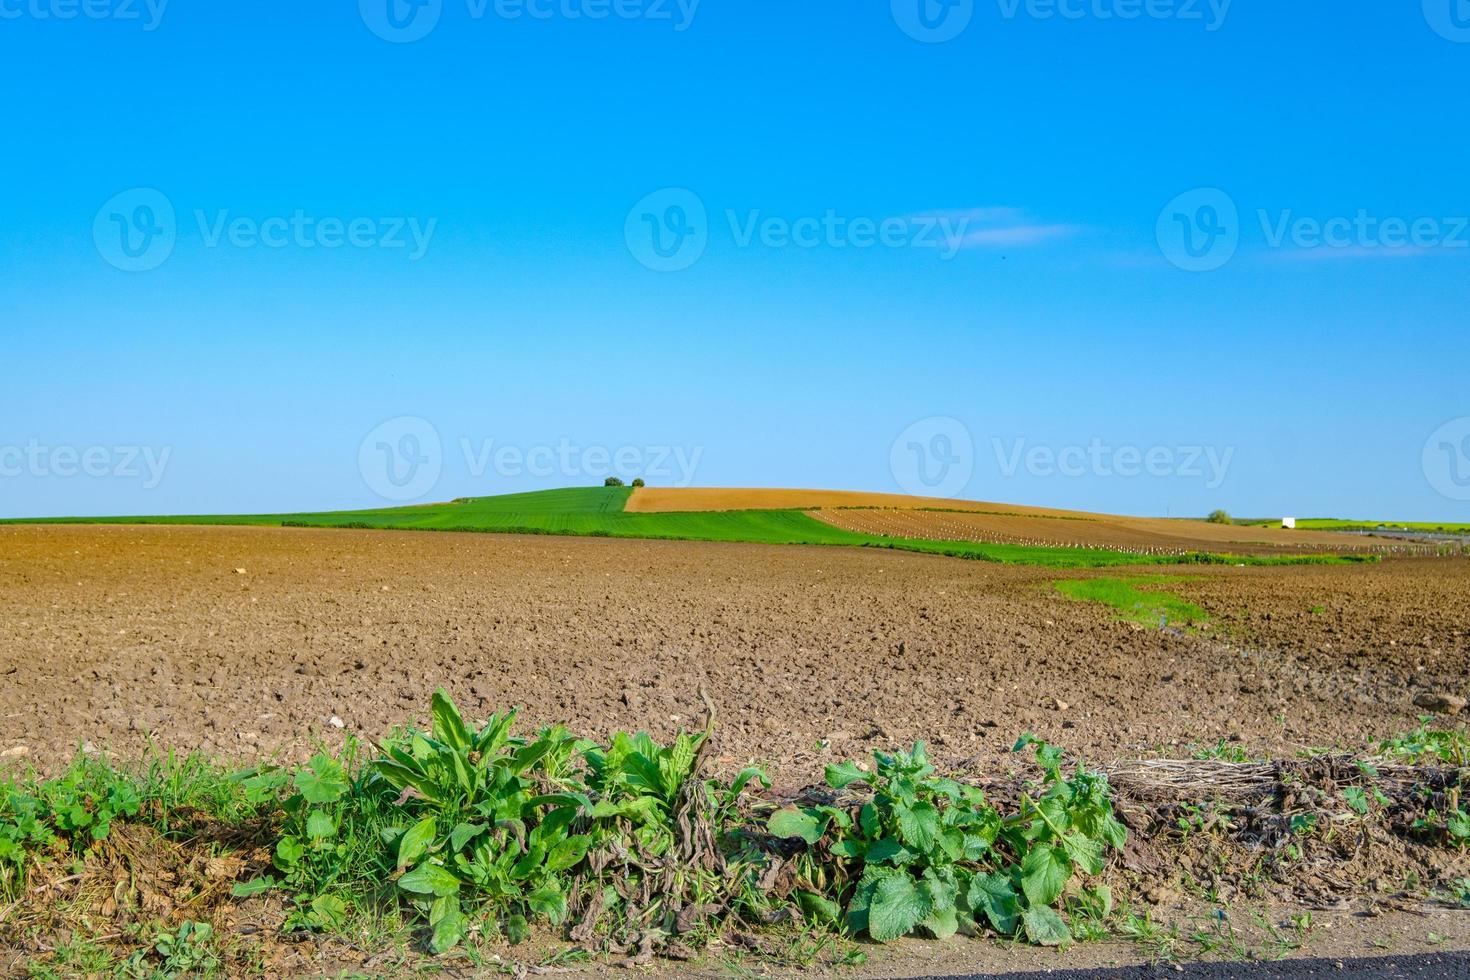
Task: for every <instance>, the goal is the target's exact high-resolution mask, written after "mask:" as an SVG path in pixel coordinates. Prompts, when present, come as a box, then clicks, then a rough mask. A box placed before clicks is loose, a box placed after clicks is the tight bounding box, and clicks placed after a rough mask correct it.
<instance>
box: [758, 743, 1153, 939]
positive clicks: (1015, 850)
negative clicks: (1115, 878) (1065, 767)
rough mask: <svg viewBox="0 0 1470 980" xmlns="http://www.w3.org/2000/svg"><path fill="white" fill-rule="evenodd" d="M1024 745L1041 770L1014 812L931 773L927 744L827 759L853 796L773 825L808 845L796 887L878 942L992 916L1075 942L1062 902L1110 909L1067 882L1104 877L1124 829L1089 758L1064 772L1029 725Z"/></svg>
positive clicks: (1100, 914)
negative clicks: (863, 760)
mask: <svg viewBox="0 0 1470 980" xmlns="http://www.w3.org/2000/svg"><path fill="white" fill-rule="evenodd" d="M1027 746H1034V747H1035V749H1036V761H1037V763H1038V764H1039V765H1040V766H1041V769H1042V773H1043V778H1042V780H1041V782H1040V784H1038V785H1034V786H1031V787H1030V790H1029V791H1028V792H1024V793H1022V795H1021V798H1020V805H1019V807H1018V809H1017V810H1016V812H1014V813H1010V814H1004V815H1003V814H1002V813H1001V811H1000V810H999V809H997V808H996V807H994V806H992V805H990V804H989V803H987V801H986V799H985V796H984V794H983V793H982V792H981V791H980V790H979V789H977V788H975V787H973V786H966V785H964V784H961V783H958V782H955V781H954V780H952V779H946V778H942V777H937V776H935V774H934V772H935V770H934V767H933V766H932V765H930V763H929V761H928V759H927V758H926V755H925V751H924V746H923V743H922V742H921V743H919V744H917V745H915V747H914V750H913V751H912V752H907V753H905V752H898V753H894V754H892V755H889V754H886V753H875V754H874V757H873V758H874V763H875V766H874V768H873V770H871V771H869V770H866V769H864V768H861V767H859V766H857V765H855V764H852V763H846V764H843V765H837V766H829V767H827V771H826V776H827V785H828V786H830V787H831V788H832V789H833V790H836V791H839V792H844V793H848V794H850V795H849V796H848V797H845V798H843V799H841V800H840V801H839V802H838V803H837V804H835V805H832V804H820V805H815V806H803V807H791V808H787V809H783V810H781V811H779V812H777V813H776V814H775V815H774V816H772V817H771V818H770V821H769V823H768V828H769V830H770V832H771V833H772V834H774V835H776V836H778V837H788V838H800V839H801V840H802V841H804V842H805V843H806V844H807V845H808V850H807V852H806V854H805V855H804V861H803V862H802V867H801V871H800V884H799V885H798V888H797V890H796V896H797V900H798V902H799V903H800V904H801V906H802V908H803V909H804V910H806V911H807V912H808V913H809V914H813V915H815V916H816V917H818V918H824V919H827V920H828V921H832V922H839V921H840V922H842V923H843V924H845V926H846V927H847V928H848V929H849V930H850V931H852V932H853V933H859V932H866V933H867V934H868V935H869V936H870V937H871V938H873V939H875V940H877V941H879V942H886V941H888V940H891V939H897V938H899V937H901V936H906V935H910V934H913V933H916V932H919V931H922V932H924V933H927V934H929V935H932V936H934V937H936V938H946V937H948V936H951V935H954V934H955V933H956V932H964V933H966V934H973V933H976V932H979V931H980V930H981V929H983V928H986V927H988V928H990V929H992V930H994V931H995V932H996V933H998V934H1000V935H1002V936H1006V937H1019V938H1025V939H1026V940H1028V941H1030V942H1033V943H1038V944H1041V945H1047V946H1058V945H1064V944H1066V943H1068V942H1070V941H1071V939H1072V933H1071V930H1070V929H1069V927H1068V921H1067V918H1066V916H1065V915H1064V911H1067V910H1070V912H1071V914H1072V915H1073V916H1076V917H1082V918H1087V919H1097V918H1104V917H1106V916H1107V915H1109V914H1110V913H1111V910H1112V895H1111V893H1110V891H1109V890H1108V888H1107V887H1106V886H1104V885H1097V886H1095V887H1086V886H1081V887H1078V888H1076V889H1074V890H1073V893H1072V894H1071V896H1070V900H1069V901H1068V902H1067V903H1066V906H1067V908H1066V909H1065V910H1064V909H1063V908H1062V904H1063V898H1064V896H1066V895H1067V892H1068V885H1069V883H1071V882H1072V881H1073V879H1074V878H1075V877H1077V876H1079V873H1080V875H1097V874H1100V873H1101V872H1102V870H1103V865H1104V855H1105V853H1106V851H1107V849H1108V848H1113V849H1120V848H1122V847H1123V845H1124V843H1125V842H1126V840H1127V830H1126V829H1125V828H1124V827H1123V825H1122V824H1121V823H1119V822H1118V821H1117V819H1116V818H1115V817H1114V816H1113V809H1112V799H1111V793H1110V790H1109V787H1108V784H1107V780H1106V779H1105V778H1104V777H1103V776H1102V775H1100V774H1097V773H1093V772H1089V771H1087V770H1085V769H1083V768H1081V767H1078V768H1077V770H1076V771H1075V772H1074V773H1073V775H1072V776H1071V777H1067V776H1065V775H1064V774H1063V772H1062V752H1061V750H1060V749H1057V748H1056V747H1055V746H1051V745H1048V744H1047V743H1045V742H1043V741H1041V740H1039V739H1036V738H1034V737H1032V736H1029V735H1028V736H1026V737H1024V738H1022V739H1021V741H1020V742H1018V743H1017V745H1016V751H1021V750H1022V749H1024V748H1026V747H1027ZM1033 794H1035V795H1033Z"/></svg>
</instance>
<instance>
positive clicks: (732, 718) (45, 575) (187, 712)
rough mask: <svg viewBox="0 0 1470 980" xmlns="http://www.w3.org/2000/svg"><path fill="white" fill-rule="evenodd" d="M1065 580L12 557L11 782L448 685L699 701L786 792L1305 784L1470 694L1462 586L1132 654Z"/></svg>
mask: <svg viewBox="0 0 1470 980" xmlns="http://www.w3.org/2000/svg"><path fill="white" fill-rule="evenodd" d="M1059 523H1061V522H1059ZM1076 574H1078V573H1072V575H1073V576H1074V577H1075V575H1076ZM1081 574H1093V573H1081ZM1113 574H1117V573H1113ZM1057 577H1058V573H1057V572H1056V571H1054V570H1053V571H1048V570H1046V569H1040V568H1029V567H1007V566H1000V565H993V564H988V563H983V562H972V561H954V560H949V559H944V558H939V557H929V556H923V555H914V554H905V553H898V552H887V551H881V550H871V549H838V548H820V547H798V546H765V545H745V544H714V543H697V542H681V541H642V540H616V539H600V538H556V537H545V536H514V535H503V536H502V535H474V534H447V533H425V532H376V531H353V530H319V529H296V528H199V527H105V526H71V527H55V526H29V527H4V528H0V677H3V678H4V683H3V686H0V753H6V755H5V757H4V761H6V762H14V761H22V762H24V761H29V762H32V763H35V764H38V765H40V766H42V767H43V768H54V767H55V766H57V765H58V764H59V763H61V762H63V761H64V760H65V759H66V758H68V757H69V756H70V755H71V754H72V753H73V752H74V751H76V750H77V748H78V747H79V746H81V745H82V744H83V743H90V744H91V746H92V747H93V748H96V749H110V750H112V751H113V752H115V753H116V754H118V755H120V756H123V757H138V756H140V755H141V754H143V753H144V751H145V749H146V748H147V746H148V745H149V744H150V742H152V743H154V744H158V745H167V746H178V747H181V748H190V749H192V748H203V749H205V750H207V751H212V752H214V753H216V754H219V755H224V756H228V757H240V758H253V757H258V756H263V755H271V754H273V753H276V752H282V753H284V754H286V755H292V756H300V755H302V754H305V753H309V752H310V751H311V737H312V735H313V734H314V733H316V734H320V735H322V736H323V737H325V738H326V739H327V740H328V741H329V742H331V741H333V740H336V739H340V738H341V735H342V731H344V730H345V731H352V732H357V733H360V734H363V735H366V736H369V737H376V736H379V735H381V734H383V733H384V732H385V731H387V730H388V728H389V727H390V726H392V725H394V724H396V723H400V722H403V721H405V720H407V719H409V718H410V717H412V716H414V715H415V714H418V713H421V712H422V711H423V710H424V708H425V705H426V703H427V700H428V695H429V693H430V692H431V691H432V690H433V689H434V688H435V687H437V686H441V685H442V686H444V687H446V688H448V689H449V690H450V691H451V693H452V694H454V696H455V697H456V698H457V699H459V700H460V701H461V702H462V703H463V704H464V705H465V708H466V710H467V711H468V712H470V713H473V714H483V713H486V712H489V711H490V710H492V709H495V708H498V707H503V706H507V705H522V706H524V707H525V710H526V715H527V716H528V717H529V719H530V720H532V721H535V722H552V721H562V722H567V723H569V724H571V725H572V726H573V727H574V728H575V729H578V730H583V731H587V732H589V733H604V732H607V731H609V730H611V729H613V728H620V727H638V726H646V727H648V728H650V729H652V730H653V731H655V732H658V733H665V734H667V733H669V732H671V731H672V730H673V729H675V728H676V727H678V726H680V725H681V724H688V723H691V722H692V721H693V719H694V718H695V716H696V715H697V713H698V711H699V707H700V703H701V702H700V697H699V691H700V689H701V688H703V689H705V690H706V691H707V692H708V694H709V696H710V698H711V700H712V701H713V703H714V704H715V705H716V707H717V708H718V711H719V714H720V733H721V734H720V737H721V746H722V752H723V756H724V760H725V761H726V762H728V763H729V764H731V765H733V764H736V763H739V762H743V761H745V760H747V759H760V760H764V761H767V762H772V763H776V764H778V766H779V770H778V771H780V772H783V773H792V774H798V773H812V774H814V773H816V772H818V771H819V767H820V765H821V764H822V763H823V762H826V761H830V760H831V759H832V758H834V757H836V756H843V757H851V756H855V755H858V754H860V753H862V752H864V751H866V750H867V749H869V748H873V747H878V746H891V745H893V744H896V743H901V742H908V741H911V740H913V739H917V738H927V739H930V740H931V741H932V742H934V743H936V744H935V753H936V754H937V755H938V756H940V757H942V758H945V759H950V760H960V759H970V758H975V759H979V760H990V761H999V760H1001V759H1003V758H1004V750H1005V749H1006V748H1008V747H1009V745H1010V744H1011V742H1012V740H1013V739H1014V738H1015V737H1016V735H1018V734H1019V733H1020V732H1023V731H1026V730H1028V729H1029V730H1035V731H1037V732H1038V733H1040V734H1042V735H1044V736H1046V737H1048V738H1052V739H1055V740H1056V741H1058V742H1060V743H1061V744H1063V745H1066V746H1069V747H1071V748H1075V749H1078V750H1081V751H1083V752H1085V753H1086V754H1087V756H1088V757H1090V758H1094V759H1108V758H1115V757H1121V756H1136V755H1139V754H1146V753H1148V752H1150V751H1152V750H1154V749H1155V748H1158V747H1160V746H1163V745H1167V744H1168V743H1185V742H1191V741H1197V742H1206V741H1209V742H1213V741H1215V740H1217V739H1220V738H1232V737H1233V738H1238V739H1239V740H1240V741H1241V743H1242V744H1243V745H1244V746H1245V747H1246V748H1248V749H1250V750H1252V751H1259V752H1265V751H1276V752H1290V751H1294V750H1295V749H1297V748H1300V747H1302V746H1304V745H1327V744H1332V743H1343V744H1347V745H1361V744H1362V743H1363V742H1364V741H1365V740H1367V739H1369V738H1371V737H1375V736H1382V735H1386V734H1388V733H1391V732H1393V731H1398V730H1402V729H1404V728H1407V727H1411V726H1412V724H1413V723H1414V720H1415V717H1416V715H1417V714H1418V713H1419V711H1418V709H1416V708H1415V707H1414V706H1413V704H1412V700H1413V698H1414V696H1415V694H1416V693H1418V692H1420V691H1423V690H1454V691H1458V692H1460V693H1463V688H1464V687H1465V683H1466V680H1465V679H1466V677H1467V675H1470V614H1467V612H1466V610H1467V609H1470V561H1464V560H1459V559H1402V560H1392V559H1390V560H1387V561H1384V562H1382V563H1380V564H1377V565H1364V566H1344V567H1284V568H1233V567H1208V568H1201V569H1199V570H1197V571H1195V570H1190V571H1189V572H1188V573H1187V575H1186V577H1185V579H1184V580H1183V581H1181V582H1179V583H1178V584H1176V585H1173V586H1171V588H1172V589H1173V590H1174V591H1175V592H1177V593H1178V594H1179V595H1181V596H1183V597H1184V598H1186V599H1188V600H1189V601H1191V602H1194V603H1197V604H1198V605H1200V606H1202V607H1203V608H1204V609H1205V610H1207V611H1208V612H1209V613H1210V614H1211V615H1212V617H1213V622H1212V623H1211V625H1210V626H1209V627H1208V628H1207V629H1205V630H1203V631H1201V632H1200V633H1199V634H1198V635H1190V634H1184V633H1179V632H1172V631H1160V630H1157V629H1147V628H1142V627H1138V626H1135V625H1132V624H1128V623H1123V622H1118V621H1116V620H1115V619H1114V618H1113V615H1112V612H1111V610H1109V609H1108V608H1106V607H1103V606H1098V605H1091V604H1087V603H1081V602H1072V601H1068V600H1066V599H1064V598H1062V597H1061V596H1060V595H1058V594H1057V592H1056V590H1055V588H1054V587H1053V584H1052V583H1053V581H1054V580H1055V579H1056V578H1057ZM334 716H335V717H336V718H338V719H339V720H340V721H341V722H342V723H343V726H344V728H343V729H337V728H335V727H334V726H332V725H331V723H330V720H331V719H332V718H333V717H334Z"/></svg>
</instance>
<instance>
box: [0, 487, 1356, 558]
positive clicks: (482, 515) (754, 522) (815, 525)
mask: <svg viewBox="0 0 1470 980" xmlns="http://www.w3.org/2000/svg"><path fill="white" fill-rule="evenodd" d="M632 492H633V491H632V488H631V487H570V488H566V489H561V490H541V491H535V492H531V493H513V494H504V495H501V496H496V497H462V498H460V499H458V500H454V501H451V502H449V503H443V504H425V505H417V506H412V507H387V508H380V509H374V510H356V511H334V512H323V513H299V514H254V515H219V514H210V515H197V516H167V517H83V518H51V519H44V520H43V519H31V518H27V519H23V520H10V521H0V524H10V523H17V524H167V525H179V524H193V525H231V526H235V525H251V526H271V527H280V526H287V527H322V528H350V529H364V530H365V529H373V530H402V531H464V532H489V533H500V534H557V535H572V536H583V537H613V538H646V539H665V540H679V541H729V542H745V543H753V544H813V545H842V546H848V547H869V548H888V549H892V550H896V551H913V552H919V553H922V554H932V555H944V556H948V557H952V558H968V559H973V560H977V561H992V562H1001V563H1005V564H1024V565H1042V566H1046V567H1050V568H1107V567H1113V566H1125V565H1140V566H1141V565H1192V564H1215V565H1296V564H1346V563H1350V562H1360V561H1376V560H1377V556H1373V555H1268V556H1245V555H1230V554H1217V553H1212V552H1194V553H1189V554H1182V555H1136V554H1131V553H1129V552H1122V551H1113V550H1109V549H1106V548H1060V547H1044V546H1031V545H1016V544H989V543H984V542H971V541H939V540H931V539H925V538H888V537H882V536H879V535H873V534H860V533H857V532H854V531H846V530H843V529H842V528H838V527H834V526H832V525H830V524H827V523H825V522H823V521H819V520H816V519H815V518H812V517H808V516H807V515H806V514H805V513H804V512H802V511H800V510H733V511H707V512H697V511H696V512H679V513H628V512H627V511H626V510H625V505H626V504H627V501H628V497H629V495H630V494H631V493H632Z"/></svg>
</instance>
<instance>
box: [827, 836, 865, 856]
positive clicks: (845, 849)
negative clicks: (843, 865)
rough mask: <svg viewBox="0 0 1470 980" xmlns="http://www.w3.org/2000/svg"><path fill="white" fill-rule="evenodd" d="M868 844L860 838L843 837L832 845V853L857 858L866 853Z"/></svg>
mask: <svg viewBox="0 0 1470 980" xmlns="http://www.w3.org/2000/svg"><path fill="white" fill-rule="evenodd" d="M867 850H868V846H867V845H866V844H864V843H863V842H862V841H860V840H853V839H852V838H850V837H849V838H845V839H843V840H840V841H837V842H836V843H834V844H833V845H832V854H833V855H834V856H836V857H840V858H849V859H857V858H860V857H862V856H863V855H864V854H865V853H867Z"/></svg>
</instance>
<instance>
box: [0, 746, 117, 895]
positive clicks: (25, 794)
mask: <svg viewBox="0 0 1470 980" xmlns="http://www.w3.org/2000/svg"><path fill="white" fill-rule="evenodd" d="M140 805H141V799H140V797H139V794H138V790H137V788H136V786H135V785H134V784H133V782H132V781H131V780H129V779H127V778H125V777H124V776H122V775H121V774H119V773H117V772H116V771H114V770H112V769H111V768H109V767H108V766H106V765H103V764H101V763H98V762H94V761H91V760H88V759H85V758H82V759H78V761H77V762H76V763H74V764H73V765H72V766H71V767H70V768H69V769H67V771H66V772H65V773H63V774H62V775H61V776H60V777H58V778H56V779H52V780H48V781H46V782H40V783H36V782H32V783H31V784H30V785H29V786H13V785H5V786H0V898H16V897H19V895H20V893H21V891H22V889H23V888H24V886H25V879H26V873H27V871H28V869H29V868H30V866H32V865H33V864H34V863H35V862H36V861H38V860H40V859H41V858H42V857H44V856H46V855H59V854H65V853H67V852H69V851H73V850H75V851H76V852H80V851H82V850H85V849H86V848H87V847H88V846H89V845H91V844H92V843H94V842H96V841H100V840H105V839H106V838H107V836H108V834H109V833H110V832H111V830H112V824H113V821H115V820H120V819H126V818H128V817H132V816H135V815H137V813H138V809H139V807H140Z"/></svg>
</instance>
